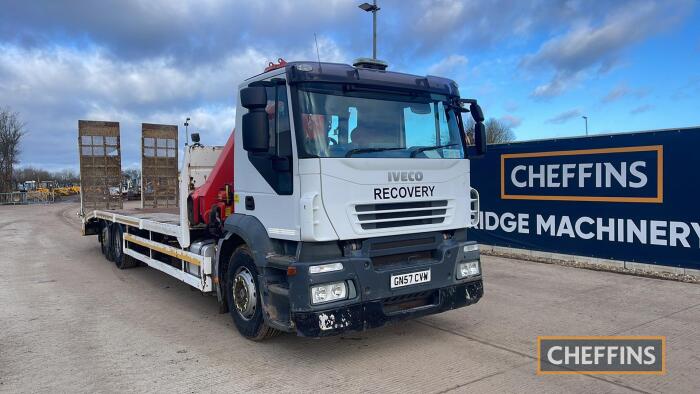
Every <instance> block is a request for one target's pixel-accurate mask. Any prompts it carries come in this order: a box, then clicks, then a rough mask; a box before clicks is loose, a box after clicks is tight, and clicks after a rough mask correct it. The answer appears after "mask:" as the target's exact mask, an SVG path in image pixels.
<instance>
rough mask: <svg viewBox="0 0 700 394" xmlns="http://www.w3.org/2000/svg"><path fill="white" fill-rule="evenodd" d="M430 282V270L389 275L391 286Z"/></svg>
mask: <svg viewBox="0 0 700 394" xmlns="http://www.w3.org/2000/svg"><path fill="white" fill-rule="evenodd" d="M426 282H430V270H425V271H418V272H411V273H408V274H398V275H391V288H392V289H394V288H396V287H404V286H410V285H417V284H419V283H426Z"/></svg>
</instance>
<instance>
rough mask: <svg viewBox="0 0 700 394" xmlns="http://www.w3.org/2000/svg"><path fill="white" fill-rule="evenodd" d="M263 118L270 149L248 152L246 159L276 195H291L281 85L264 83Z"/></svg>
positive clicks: (284, 92) (289, 150) (286, 112)
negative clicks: (266, 121)
mask: <svg viewBox="0 0 700 394" xmlns="http://www.w3.org/2000/svg"><path fill="white" fill-rule="evenodd" d="M265 89H266V92H267V106H266V107H265V112H267V118H268V121H269V124H268V125H269V132H270V148H269V149H268V151H267V152H264V153H251V152H248V158H249V159H250V162H251V163H252V164H253V166H255V168H256V169H257V170H258V172H259V173H260V175H262V176H263V178H265V180H266V181H267V183H268V184H269V185H270V186H271V187H272V188H273V189H274V190H275V192H277V194H280V195H290V194H292V189H293V187H292V131H291V127H290V122H289V103H288V100H287V89H286V85H284V84H277V85H275V86H267V87H266V88H265Z"/></svg>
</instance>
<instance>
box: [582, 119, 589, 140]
mask: <svg viewBox="0 0 700 394" xmlns="http://www.w3.org/2000/svg"><path fill="white" fill-rule="evenodd" d="M582 118H583V120H584V121H586V137H588V116H582Z"/></svg>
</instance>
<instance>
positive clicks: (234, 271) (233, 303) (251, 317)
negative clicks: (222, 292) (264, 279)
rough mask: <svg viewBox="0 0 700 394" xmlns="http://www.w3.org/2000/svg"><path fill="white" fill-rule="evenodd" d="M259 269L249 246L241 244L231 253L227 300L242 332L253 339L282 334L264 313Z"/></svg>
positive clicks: (227, 275)
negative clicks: (268, 322) (272, 326)
mask: <svg viewBox="0 0 700 394" xmlns="http://www.w3.org/2000/svg"><path fill="white" fill-rule="evenodd" d="M258 289H259V286H258V270H257V268H256V266H255V261H254V259H253V255H252V254H251V253H250V250H249V249H248V247H247V246H239V247H238V248H237V249H236V250H235V251H234V252H233V255H232V256H231V259H230V260H229V264H228V270H227V272H226V302H227V304H228V309H229V313H230V314H231V318H232V319H233V324H235V325H236V328H237V329H238V332H240V333H241V335H243V336H244V337H246V338H248V339H250V340H253V341H262V340H264V339H266V338H269V337H273V336H276V335H279V334H280V333H281V331H279V330H275V329H274V328H270V326H268V325H267V323H266V322H265V318H264V317H263V314H262V302H261V300H260V291H259V290H258Z"/></svg>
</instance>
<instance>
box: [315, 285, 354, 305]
mask: <svg viewBox="0 0 700 394" xmlns="http://www.w3.org/2000/svg"><path fill="white" fill-rule="evenodd" d="M346 298H348V288H347V285H346V284H345V282H334V283H326V284H323V285H316V286H311V303H312V304H324V303H326V302H331V301H337V300H344V299H346Z"/></svg>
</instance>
